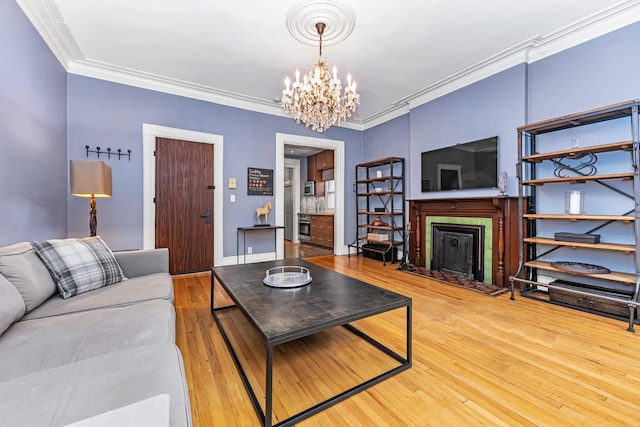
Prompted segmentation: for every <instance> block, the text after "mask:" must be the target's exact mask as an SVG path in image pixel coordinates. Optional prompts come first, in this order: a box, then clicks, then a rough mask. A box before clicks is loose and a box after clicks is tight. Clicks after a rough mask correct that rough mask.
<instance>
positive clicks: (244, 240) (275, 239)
mask: <svg viewBox="0 0 640 427" xmlns="http://www.w3.org/2000/svg"><path fill="white" fill-rule="evenodd" d="M279 229H284V226H283V225H265V226H256V227H238V231H237V233H236V264H240V233H241V232H242V244H243V249H244V250H243V251H242V256H243V262H242V263H243V264H246V263H247V231H263V230H273V244H274V248H275V253H276V260H277V259H278V230H279Z"/></svg>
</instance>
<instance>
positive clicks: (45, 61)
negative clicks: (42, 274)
mask: <svg viewBox="0 0 640 427" xmlns="http://www.w3.org/2000/svg"><path fill="white" fill-rule="evenodd" d="M0 69H2V78H0V245H6V244H10V243H15V242H19V241H24V240H38V239H48V238H64V237H66V236H67V204H66V201H67V192H68V191H67V184H66V183H67V169H68V166H67V136H66V133H67V127H66V108H67V100H66V90H67V88H66V72H65V70H64V68H63V67H62V66H61V65H60V63H59V62H58V60H57V59H56V58H55V56H54V55H53V54H52V53H51V51H50V50H49V48H48V47H47V45H46V44H45V43H44V41H43V40H42V38H41V37H40V35H39V34H38V33H37V31H36V30H35V29H34V28H33V26H32V25H31V23H30V22H29V20H28V19H27V18H26V16H25V15H24V13H23V12H22V10H21V9H20V8H19V7H18V5H17V4H16V3H15V2H14V1H1V2H0ZM85 210H86V209H85Z"/></svg>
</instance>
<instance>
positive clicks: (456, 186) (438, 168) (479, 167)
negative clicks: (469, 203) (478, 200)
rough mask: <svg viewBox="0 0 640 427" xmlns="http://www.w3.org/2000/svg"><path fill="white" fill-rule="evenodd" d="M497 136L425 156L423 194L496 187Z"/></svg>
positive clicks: (425, 153)
mask: <svg viewBox="0 0 640 427" xmlns="http://www.w3.org/2000/svg"><path fill="white" fill-rule="evenodd" d="M497 183H498V137H497V136H493V137H491V138H485V139H479V140H477V141H471V142H466V143H463V144H457V145H454V146H451V147H446V148H440V149H438V150H433V151H425V152H424V153H422V192H423V193H426V192H429V191H451V190H472V189H477V188H495V187H497Z"/></svg>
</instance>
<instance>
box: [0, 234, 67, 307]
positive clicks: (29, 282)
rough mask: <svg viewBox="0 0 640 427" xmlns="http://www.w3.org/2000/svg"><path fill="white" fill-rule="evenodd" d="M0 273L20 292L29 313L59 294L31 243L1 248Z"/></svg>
mask: <svg viewBox="0 0 640 427" xmlns="http://www.w3.org/2000/svg"><path fill="white" fill-rule="evenodd" d="M0 273H1V274H2V275H3V276H4V277H5V278H6V279H7V280H8V281H9V282H11V284H12V285H13V286H15V287H16V289H17V290H18V292H20V295H21V296H22V299H23V300H24V304H25V306H26V310H27V313H28V312H30V311H31V310H33V309H35V308H36V307H38V306H39V305H40V304H42V303H43V302H45V301H46V300H47V299H49V298H51V297H52V296H53V295H55V294H56V293H57V292H58V289H57V288H56V284H55V282H54V281H53V279H52V278H51V274H49V271H48V270H47V267H45V265H44V264H43V263H42V261H41V260H40V258H39V257H38V255H36V253H35V251H34V250H33V247H32V246H31V245H30V244H29V242H23V243H16V244H15V245H11V246H4V247H2V248H0Z"/></svg>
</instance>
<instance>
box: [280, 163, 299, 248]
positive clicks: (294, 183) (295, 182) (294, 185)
mask: <svg viewBox="0 0 640 427" xmlns="http://www.w3.org/2000/svg"><path fill="white" fill-rule="evenodd" d="M284 167H285V168H293V177H292V178H291V193H292V197H293V224H292V225H293V227H292V228H293V230H292V232H291V243H300V235H299V233H298V213H300V194H301V191H300V188H301V187H302V185H301V184H302V183H301V182H300V159H288V158H286V157H285V159H284ZM283 185H284V184H283ZM283 196H284V195H283ZM283 206H284V202H283ZM282 212H283V214H284V210H283V211H282ZM283 218H284V217H283ZM282 224H283V225H285V223H284V219H283V221H282Z"/></svg>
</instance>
